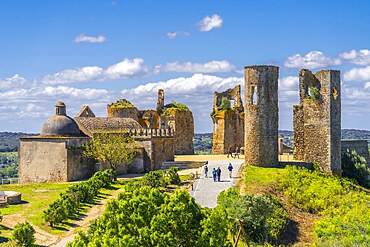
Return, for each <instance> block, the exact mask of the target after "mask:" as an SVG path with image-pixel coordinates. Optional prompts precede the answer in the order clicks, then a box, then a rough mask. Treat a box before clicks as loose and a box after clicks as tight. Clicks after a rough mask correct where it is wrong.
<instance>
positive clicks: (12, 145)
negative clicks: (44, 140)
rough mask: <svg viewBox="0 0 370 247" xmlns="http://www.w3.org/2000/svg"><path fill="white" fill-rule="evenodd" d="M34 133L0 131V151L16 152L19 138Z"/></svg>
mask: <svg viewBox="0 0 370 247" xmlns="http://www.w3.org/2000/svg"><path fill="white" fill-rule="evenodd" d="M32 135H36V134H27V133H22V132H18V133H13V132H0V152H16V151H18V148H19V138H21V137H23V136H32Z"/></svg>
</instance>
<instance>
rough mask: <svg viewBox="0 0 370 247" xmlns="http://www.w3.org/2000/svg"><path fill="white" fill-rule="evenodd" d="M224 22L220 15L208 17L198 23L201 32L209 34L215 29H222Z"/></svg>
mask: <svg viewBox="0 0 370 247" xmlns="http://www.w3.org/2000/svg"><path fill="white" fill-rule="evenodd" d="M222 22H223V20H222V18H221V16H219V15H216V14H214V15H212V16H209V15H207V16H206V17H204V18H203V19H202V20H201V21H200V22H199V23H198V27H199V31H201V32H209V31H211V30H212V29H214V28H220V27H222Z"/></svg>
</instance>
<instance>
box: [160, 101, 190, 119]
mask: <svg viewBox="0 0 370 247" xmlns="http://www.w3.org/2000/svg"><path fill="white" fill-rule="evenodd" d="M173 111H190V110H189V107H187V105H185V104H182V103H178V102H175V101H173V102H172V103H170V104H167V105H165V106H164V111H163V112H162V116H171V114H172V112H173Z"/></svg>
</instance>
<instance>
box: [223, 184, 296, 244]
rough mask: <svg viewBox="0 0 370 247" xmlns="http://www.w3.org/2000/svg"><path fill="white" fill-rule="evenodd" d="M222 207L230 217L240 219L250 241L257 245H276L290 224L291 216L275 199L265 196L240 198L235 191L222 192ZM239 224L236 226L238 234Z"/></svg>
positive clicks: (235, 231) (235, 229)
mask: <svg viewBox="0 0 370 247" xmlns="http://www.w3.org/2000/svg"><path fill="white" fill-rule="evenodd" d="M218 202H219V203H220V206H222V207H226V209H227V211H228V213H229V215H230V216H232V217H233V218H235V219H240V220H241V221H242V224H243V228H244V231H245V233H246V234H247V237H248V240H249V241H252V242H255V243H259V244H262V243H265V242H269V243H275V242H276V241H277V240H278V237H279V235H280V234H282V233H283V232H284V230H285V227H286V226H287V224H288V220H289V216H288V213H287V212H286V210H285V209H284V208H283V206H282V205H281V204H280V203H279V202H278V201H277V200H276V199H274V198H272V197H270V196H265V195H258V194H257V195H254V194H247V195H245V196H240V195H238V194H237V193H236V191H235V190H233V189H229V190H227V191H224V192H221V194H220V196H219V197H218ZM238 229H239V224H238V223H237V222H236V223H235V224H234V228H233V232H234V234H237V231H238Z"/></svg>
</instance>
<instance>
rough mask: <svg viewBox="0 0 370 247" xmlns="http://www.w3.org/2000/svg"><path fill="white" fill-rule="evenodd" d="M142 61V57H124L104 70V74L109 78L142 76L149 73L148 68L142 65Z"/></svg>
mask: <svg viewBox="0 0 370 247" xmlns="http://www.w3.org/2000/svg"><path fill="white" fill-rule="evenodd" d="M143 62H144V59H142V58H134V59H128V58H125V59H124V60H122V61H121V62H119V63H117V64H114V65H112V66H110V67H108V68H107V69H106V70H105V71H104V74H105V75H106V76H107V77H108V78H109V79H117V78H131V77H136V76H140V75H142V76H144V75H147V74H148V73H149V68H148V67H147V66H143Z"/></svg>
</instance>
